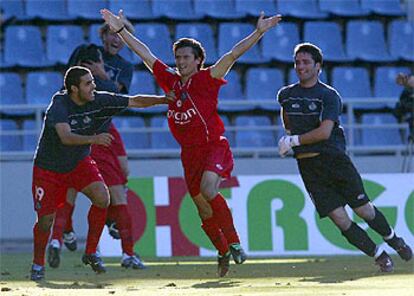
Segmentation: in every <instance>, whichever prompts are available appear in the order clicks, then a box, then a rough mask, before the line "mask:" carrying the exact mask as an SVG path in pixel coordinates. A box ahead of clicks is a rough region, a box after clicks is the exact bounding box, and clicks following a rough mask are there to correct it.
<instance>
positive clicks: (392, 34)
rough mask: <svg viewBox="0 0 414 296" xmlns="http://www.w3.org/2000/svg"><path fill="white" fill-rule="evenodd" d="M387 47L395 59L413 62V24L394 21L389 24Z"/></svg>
mask: <svg viewBox="0 0 414 296" xmlns="http://www.w3.org/2000/svg"><path fill="white" fill-rule="evenodd" d="M388 45H389V47H390V53H391V56H392V57H394V58H395V59H403V60H407V61H411V62H414V22H412V21H405V20H394V21H392V22H391V23H389V24H388Z"/></svg>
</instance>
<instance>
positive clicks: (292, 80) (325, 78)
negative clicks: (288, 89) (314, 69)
mask: <svg viewBox="0 0 414 296" xmlns="http://www.w3.org/2000/svg"><path fill="white" fill-rule="evenodd" d="M288 79H289V82H288V83H289V84H293V83H296V82H298V81H299V79H298V76H297V75H296V71H295V68H291V69H290V70H289V78H288ZM319 80H320V81H322V82H323V83H328V75H326V70H324V69H322V72H321V73H320V74H319Z"/></svg>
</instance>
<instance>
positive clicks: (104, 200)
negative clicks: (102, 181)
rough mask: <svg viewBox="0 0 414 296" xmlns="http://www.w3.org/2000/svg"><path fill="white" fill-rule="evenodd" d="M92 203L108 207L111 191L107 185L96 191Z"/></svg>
mask: <svg viewBox="0 0 414 296" xmlns="http://www.w3.org/2000/svg"><path fill="white" fill-rule="evenodd" d="M92 203H93V204H94V205H95V206H97V207H99V208H107V207H108V206H109V193H108V190H107V189H106V187H105V188H103V189H100V190H97V191H96V192H94V198H93V201H92Z"/></svg>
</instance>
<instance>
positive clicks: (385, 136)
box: [361, 114, 403, 146]
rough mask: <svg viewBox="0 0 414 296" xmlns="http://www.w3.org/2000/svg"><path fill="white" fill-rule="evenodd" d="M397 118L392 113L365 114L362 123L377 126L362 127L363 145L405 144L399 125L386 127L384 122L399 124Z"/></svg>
mask: <svg viewBox="0 0 414 296" xmlns="http://www.w3.org/2000/svg"><path fill="white" fill-rule="evenodd" d="M397 123H398V122H397V119H396V118H395V117H394V116H393V115H391V114H364V115H363V116H362V124H367V125H369V126H377V128H370V127H365V128H363V129H362V143H361V144H362V145H363V146H387V145H401V144H403V141H402V138H401V135H400V129H399V128H398V127H385V126H381V125H384V124H397Z"/></svg>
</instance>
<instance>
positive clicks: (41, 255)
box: [33, 222, 50, 266]
mask: <svg viewBox="0 0 414 296" xmlns="http://www.w3.org/2000/svg"><path fill="white" fill-rule="evenodd" d="M49 236H50V230H49V231H47V232H44V231H42V230H41V229H40V227H39V226H38V223H37V222H36V224H35V225H34V226H33V263H34V264H37V265H40V266H44V265H45V252H46V246H47V242H48V240H49Z"/></svg>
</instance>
